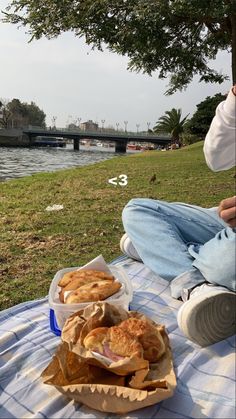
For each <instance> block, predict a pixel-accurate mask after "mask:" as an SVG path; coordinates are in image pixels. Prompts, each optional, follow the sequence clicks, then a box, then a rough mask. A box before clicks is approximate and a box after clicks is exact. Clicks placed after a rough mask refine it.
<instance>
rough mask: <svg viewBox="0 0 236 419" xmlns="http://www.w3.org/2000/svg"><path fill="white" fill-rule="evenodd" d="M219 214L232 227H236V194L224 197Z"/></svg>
mask: <svg viewBox="0 0 236 419" xmlns="http://www.w3.org/2000/svg"><path fill="white" fill-rule="evenodd" d="M218 214H219V216H220V217H221V218H222V219H223V220H224V221H225V222H226V223H227V224H229V225H230V227H236V196H232V198H226V199H223V201H221V203H220V205H219V208H218Z"/></svg>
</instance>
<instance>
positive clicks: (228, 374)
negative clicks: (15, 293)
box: [0, 257, 235, 419]
mask: <svg viewBox="0 0 236 419" xmlns="http://www.w3.org/2000/svg"><path fill="white" fill-rule="evenodd" d="M116 264H118V265H122V266H123V268H124V269H125V270H126V272H127V274H128V275H129V277H130V279H131V280H132V283H133V288H134V298H133V301H132V304H131V307H130V308H131V310H138V311H140V312H143V313H144V314H146V315H147V316H149V317H150V318H152V319H153V320H154V321H157V322H159V323H162V324H164V325H165V326H166V328H167V331H168V334H169V337H170V343H171V347H172V351H173V358H174V367H175V372H176V376H177V388H176V390H175V394H174V396H173V397H172V398H170V399H167V400H165V401H163V402H161V403H158V404H156V405H153V406H150V407H147V408H144V409H141V410H137V411H134V412H131V413H129V414H127V415H123V416H122V418H130V419H131V418H140V419H141V418H142V419H143V418H163V419H164V418H165V419H166V418H169V419H170V418H171V419H175V418H211V419H213V418H227V419H228V418H235V338H234V337H231V338H229V339H226V340H224V341H222V342H219V343H217V344H214V345H212V346H209V347H208V348H204V349H200V348H199V347H198V346H197V345H195V344H193V343H191V342H190V341H188V340H187V339H186V338H185V337H184V336H183V335H182V333H181V332H180V330H179V329H178V326H177V321H176V314H177V310H178V308H179V306H180V305H181V302H180V301H177V300H174V299H173V298H171V296H170V291H169V286H168V285H169V284H168V282H166V281H165V280H163V279H161V278H158V277H157V276H156V275H154V274H153V273H152V272H150V270H149V269H147V268H146V267H145V266H144V265H143V264H141V263H138V262H134V261H132V260H130V259H126V258H124V257H121V258H119V259H117V260H116ZM59 342H60V338H59V337H57V336H55V335H54V334H53V333H52V332H51V330H50V327H49V306H48V300H47V298H44V299H41V300H37V301H30V302H27V303H23V304H19V305H17V306H15V307H12V308H10V309H8V310H4V311H2V312H0V418H6V419H8V418H112V417H114V418H116V417H117V418H118V417H121V416H117V415H115V414H104V413H101V412H98V411H95V410H91V409H89V408H88V407H86V406H84V405H81V404H78V403H75V402H73V401H72V400H68V399H66V398H65V397H64V396H62V394H61V393H59V392H58V391H57V390H56V389H55V388H54V387H52V386H47V385H45V384H43V383H42V381H41V378H40V375H41V373H42V371H43V370H44V368H45V367H46V366H47V365H48V363H49V361H50V360H51V358H52V356H53V354H54V352H55V350H56V347H57V346H58V344H59Z"/></svg>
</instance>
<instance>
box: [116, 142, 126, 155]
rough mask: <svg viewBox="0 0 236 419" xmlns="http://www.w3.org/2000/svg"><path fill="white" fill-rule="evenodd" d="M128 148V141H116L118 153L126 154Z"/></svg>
mask: <svg viewBox="0 0 236 419" xmlns="http://www.w3.org/2000/svg"><path fill="white" fill-rule="evenodd" d="M126 146H127V141H124V140H121V141H119V140H118V141H116V148H115V151H116V153H126Z"/></svg>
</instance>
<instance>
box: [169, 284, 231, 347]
mask: <svg viewBox="0 0 236 419" xmlns="http://www.w3.org/2000/svg"><path fill="white" fill-rule="evenodd" d="M235 303H236V294H235V293H234V292H231V291H228V289H227V288H224V287H220V286H214V285H209V284H202V285H200V286H199V287H196V288H194V290H193V291H192V292H191V293H190V298H189V300H188V301H186V302H185V303H183V305H182V306H181V307H180V310H179V312H178V316H177V321H178V325H179V328H180V329H181V330H182V332H183V333H184V334H185V336H187V338H188V339H190V340H192V341H193V342H195V343H197V344H198V345H200V346H208V345H211V344H213V343H215V342H219V341H220V340H223V339H226V338H228V337H229V336H232V335H233V334H234V333H235V332H236V312H235Z"/></svg>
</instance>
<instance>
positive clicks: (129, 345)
mask: <svg viewBox="0 0 236 419" xmlns="http://www.w3.org/2000/svg"><path fill="white" fill-rule="evenodd" d="M84 346H85V348H86V349H89V350H91V351H94V352H98V353H100V354H101V355H104V356H106V357H107V358H109V359H111V360H113V361H119V360H120V359H124V358H125V357H130V356H134V355H136V356H137V357H139V358H142V356H143V348H142V345H141V344H140V343H139V342H138V340H137V339H136V338H135V337H134V336H131V335H130V334H129V333H127V332H126V331H125V330H122V329H121V328H119V327H118V326H112V327H110V328H108V327H98V328H96V329H93V330H91V331H90V332H89V333H88V335H87V336H86V337H85V338H84Z"/></svg>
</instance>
